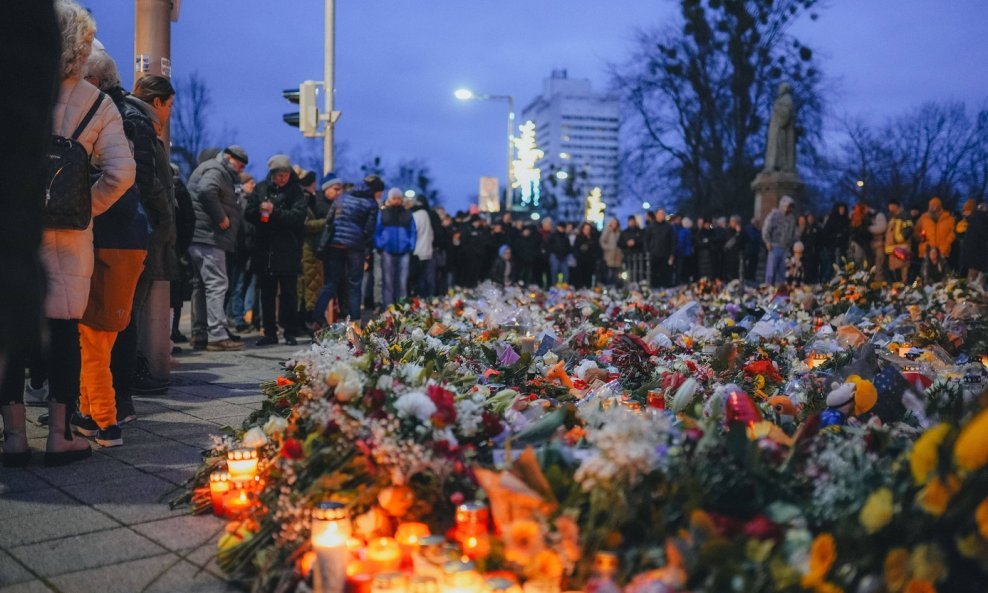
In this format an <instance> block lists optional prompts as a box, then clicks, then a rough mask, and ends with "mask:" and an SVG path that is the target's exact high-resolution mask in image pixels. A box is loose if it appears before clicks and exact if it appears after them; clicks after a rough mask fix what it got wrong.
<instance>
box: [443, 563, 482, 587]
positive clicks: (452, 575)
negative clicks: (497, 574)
mask: <svg viewBox="0 0 988 593" xmlns="http://www.w3.org/2000/svg"><path fill="white" fill-rule="evenodd" d="M483 590H484V578H483V577H482V576H480V573H479V572H477V569H476V566H475V565H474V563H473V562H463V561H459V562H449V563H447V564H446V565H445V566H443V584H442V587H441V588H440V593H482V592H483Z"/></svg>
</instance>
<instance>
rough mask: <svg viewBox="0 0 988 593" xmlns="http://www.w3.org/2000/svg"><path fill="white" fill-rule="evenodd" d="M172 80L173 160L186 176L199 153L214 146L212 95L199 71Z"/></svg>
mask: <svg viewBox="0 0 988 593" xmlns="http://www.w3.org/2000/svg"><path fill="white" fill-rule="evenodd" d="M173 84H174V86H175V106H174V109H173V111H172V118H171V148H172V160H174V161H175V163H176V164H177V165H178V168H179V169H180V170H181V172H182V175H183V177H185V178H188V176H189V175H191V174H192V171H193V170H194V169H195V168H196V165H198V164H199V153H200V152H202V151H203V150H204V149H206V148H210V147H215V146H217V144H216V143H217V140H216V138H215V137H214V135H213V133H212V131H211V130H212V128H211V125H210V124H211V123H213V122H212V121H211V116H212V111H213V99H212V95H211V94H210V91H209V87H208V86H207V85H206V80H205V79H204V78H203V77H202V76H201V75H200V74H199V73H198V72H192V73H191V74H189V75H188V76H187V77H184V78H176V79H175V80H174V81H173ZM229 143H230V142H227V144H229Z"/></svg>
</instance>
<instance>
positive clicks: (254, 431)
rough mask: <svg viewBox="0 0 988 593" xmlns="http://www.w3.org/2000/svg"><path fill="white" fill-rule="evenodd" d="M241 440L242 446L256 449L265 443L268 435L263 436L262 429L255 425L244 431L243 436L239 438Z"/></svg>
mask: <svg viewBox="0 0 988 593" xmlns="http://www.w3.org/2000/svg"><path fill="white" fill-rule="evenodd" d="M241 442H242V443H243V446H244V447H247V448H248V449H256V448H258V447H263V446H264V445H267V444H268V437H266V436H264V431H263V430H261V429H260V428H259V427H257V426H255V427H253V428H251V429H250V430H248V431H247V432H245V433H244V438H243V439H241Z"/></svg>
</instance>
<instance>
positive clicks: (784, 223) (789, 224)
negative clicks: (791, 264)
mask: <svg viewBox="0 0 988 593" xmlns="http://www.w3.org/2000/svg"><path fill="white" fill-rule="evenodd" d="M792 203H793V201H792V198H790V197H789V196H782V199H781V200H779V207H778V208H775V209H774V210H772V211H771V212H769V214H768V216H766V217H765V224H764V225H762V240H763V241H765V243H767V244H768V245H769V247H781V248H783V249H785V250H787V251H788V250H789V248H790V247H792V245H793V243H795V242H796V237H797V236H798V229H797V228H796V216H795V215H793V214H792V213H789V214H786V213H785V211H786V208H787V207H788V206H789V205H790V204H792Z"/></svg>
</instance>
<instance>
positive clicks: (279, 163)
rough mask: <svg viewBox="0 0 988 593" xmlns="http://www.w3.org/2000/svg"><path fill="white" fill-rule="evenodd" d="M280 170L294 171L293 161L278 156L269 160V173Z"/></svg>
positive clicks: (280, 155)
mask: <svg viewBox="0 0 988 593" xmlns="http://www.w3.org/2000/svg"><path fill="white" fill-rule="evenodd" d="M279 169H285V170H288V171H291V170H292V161H291V159H289V158H288V156H286V155H283V154H276V155H274V156H273V157H271V158H269V159H268V171H277V170H279Z"/></svg>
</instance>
